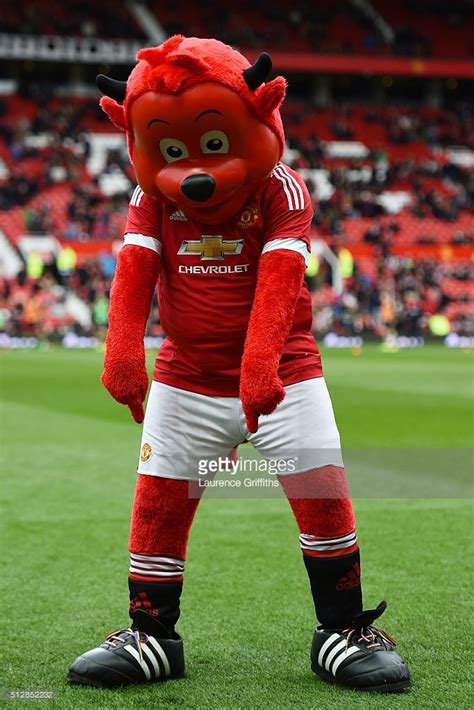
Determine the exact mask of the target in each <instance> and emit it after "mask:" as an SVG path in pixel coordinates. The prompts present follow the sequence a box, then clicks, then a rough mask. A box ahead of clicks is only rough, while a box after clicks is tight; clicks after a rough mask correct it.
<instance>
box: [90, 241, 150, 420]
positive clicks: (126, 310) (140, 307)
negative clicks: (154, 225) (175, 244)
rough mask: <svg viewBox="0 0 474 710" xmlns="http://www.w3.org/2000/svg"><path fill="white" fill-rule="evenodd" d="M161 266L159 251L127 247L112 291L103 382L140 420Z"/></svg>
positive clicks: (123, 251) (146, 386) (118, 266)
mask: <svg viewBox="0 0 474 710" xmlns="http://www.w3.org/2000/svg"><path fill="white" fill-rule="evenodd" d="M160 267H161V260H160V256H159V255H158V254H157V253H156V252H155V251H152V250H151V249H146V248H144V247H139V246H134V245H127V246H124V247H123V248H122V250H121V252H120V254H119V258H118V261H117V269H116V271H115V277H114V281H113V284H112V288H111V291H110V308H109V329H108V332H107V339H106V352H105V361H104V371H103V373H102V384H103V385H104V387H105V388H106V389H107V390H108V391H109V392H110V394H111V395H112V397H113V398H114V399H116V400H117V402H120V404H126V405H127V406H128V407H129V408H130V411H131V413H132V416H133V418H134V419H135V421H136V422H142V421H143V417H144V413H143V401H144V399H145V396H146V393H147V389H148V376H147V373H146V366H145V345H144V342H143V338H144V335H145V328H146V323H147V320H148V315H149V313H150V307H151V302H152V299H153V292H154V290H155V286H156V282H157V280H158V276H159V273H160Z"/></svg>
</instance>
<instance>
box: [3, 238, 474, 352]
mask: <svg viewBox="0 0 474 710" xmlns="http://www.w3.org/2000/svg"><path fill="white" fill-rule="evenodd" d="M65 251H67V248H66V250H65ZM71 251H72V250H71ZM66 257H67V258H66ZM114 267H115V260H114V258H113V257H112V256H111V255H110V254H107V255H105V254H104V255H103V256H101V257H99V258H98V259H94V260H89V261H86V262H84V263H81V264H78V263H77V262H76V259H75V258H74V256H72V258H71V254H67V253H62V254H60V255H58V256H57V257H53V256H51V258H49V259H47V260H46V261H43V262H41V263H38V262H37V261H33V260H32V261H31V262H30V263H27V268H26V271H22V272H21V273H20V274H19V275H18V276H17V277H16V278H14V279H3V280H1V279H0V332H3V333H6V334H7V335H9V336H11V337H17V336H35V337H37V338H38V339H39V340H40V341H41V340H49V341H57V342H60V341H62V339H63V338H64V336H66V335H67V334H68V333H74V334H75V335H78V336H88V337H95V338H97V339H99V340H103V338H104V337H105V331H106V327H107V310H108V305H109V291H110V285H111V282H112V278H113V272H114ZM473 270H474V269H473V267H472V266H467V265H460V266H458V267H449V268H448V267H443V266H441V265H440V264H439V263H437V262H436V261H434V260H433V261H420V262H416V263H415V262H413V261H411V260H409V259H400V258H394V257H391V258H389V259H381V260H380V261H379V263H378V266H377V273H376V274H375V275H374V276H369V275H367V273H364V272H363V271H361V270H360V269H359V268H358V264H357V262H355V263H354V266H353V268H352V270H351V271H352V274H351V276H350V277H347V278H346V279H345V289H344V292H343V294H342V295H340V296H336V295H335V294H334V291H333V289H332V288H331V275H330V272H329V270H328V267H327V265H326V264H325V262H321V264H320V267H319V269H318V271H317V273H316V274H314V275H312V276H309V275H307V277H306V281H307V284H308V286H309V288H310V291H311V295H312V301H313V317H314V318H313V332H314V334H315V336H316V337H322V336H324V335H325V334H327V333H329V332H330V333H335V334H336V335H339V336H348V337H350V336H357V335H361V336H365V337H367V336H369V337H373V336H377V337H380V338H385V337H387V336H390V335H402V336H408V337H420V336H426V335H429V334H430V333H431V332H432V329H431V322H430V319H431V317H432V316H440V315H441V316H443V314H444V313H445V312H446V310H447V309H448V308H449V306H450V304H451V302H452V300H451V298H450V296H449V295H448V293H446V292H445V291H444V289H443V277H444V276H450V277H452V278H455V279H458V280H459V282H464V283H467V281H468V280H469V279H472V278H473V276H474V273H473ZM452 321H453V322H452V328H453V330H454V331H455V332H456V333H458V334H460V335H473V334H474V314H473V313H472V311H471V315H470V316H469V314H468V313H466V312H464V313H459V314H458V315H457V316H456V317H455V318H454V319H452ZM147 332H148V334H149V335H152V336H159V335H162V330H161V327H160V320H159V312H158V307H157V303H156V297H155V302H154V305H153V308H152V312H151V316H150V320H149V325H148V331H147ZM446 333H447V331H446ZM446 333H445V334H446Z"/></svg>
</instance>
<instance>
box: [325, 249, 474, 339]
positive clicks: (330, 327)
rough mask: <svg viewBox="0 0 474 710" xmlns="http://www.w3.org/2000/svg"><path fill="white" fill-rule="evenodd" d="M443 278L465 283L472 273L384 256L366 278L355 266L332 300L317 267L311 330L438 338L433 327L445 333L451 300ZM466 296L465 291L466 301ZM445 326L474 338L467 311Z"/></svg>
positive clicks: (467, 269)
mask: <svg viewBox="0 0 474 710" xmlns="http://www.w3.org/2000/svg"><path fill="white" fill-rule="evenodd" d="M445 277H451V278H453V279H455V280H456V281H457V282H459V283H461V282H463V283H466V284H467V282H468V281H469V279H472V278H473V277H474V268H473V267H472V265H466V264H464V265H459V266H450V267H447V266H442V265H440V264H439V263H438V262H437V261H436V260H423V261H417V262H414V261H413V260H412V259H407V258H400V257H389V258H385V259H380V260H379V262H378V264H377V270H376V273H375V274H373V275H369V274H368V273H367V272H365V271H362V270H361V269H359V267H358V264H357V263H355V264H354V269H353V273H352V275H351V277H350V278H347V279H345V288H344V292H343V293H342V294H341V295H340V296H336V295H335V294H334V291H333V289H332V288H331V285H330V274H329V272H328V268H327V266H325V265H324V264H322V269H321V273H320V274H318V277H317V278H316V279H315V280H314V283H313V284H312V286H313V288H314V291H313V292H312V293H313V299H312V300H313V331H314V333H315V335H316V336H322V335H325V334H326V333H328V332H332V333H335V334H337V335H342V336H357V335H362V336H364V335H367V334H371V335H376V336H379V337H381V338H387V337H388V336H406V337H409V338H419V337H425V336H427V335H440V333H439V332H437V331H436V324H437V323H438V324H439V323H442V328H443V329H445V330H446V332H445V333H444V334H447V332H448V330H449V328H448V326H447V318H446V313H448V312H449V309H450V307H452V305H453V299H452V298H451V296H450V295H449V291H448V290H447V289H445V287H444V283H446V282H445V281H444V279H445ZM468 293H469V288H468V287H466V300H467V298H468V296H467V294H468ZM440 316H441V319H440ZM436 319H437V320H436ZM450 321H451V326H450V328H451V330H453V331H454V332H456V333H458V334H459V335H473V334H474V312H473V311H472V309H471V311H470V312H469V310H468V309H462V308H461V309H459V310H458V311H457V312H455V313H454V314H452V315H451V317H450Z"/></svg>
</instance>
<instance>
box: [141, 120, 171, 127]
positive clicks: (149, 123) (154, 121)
mask: <svg viewBox="0 0 474 710" xmlns="http://www.w3.org/2000/svg"><path fill="white" fill-rule="evenodd" d="M153 123H166V125H167V126H170V125H171V124H170V123H168V121H163V119H162V118H152V119H151V121H148V125H147V128H150V126H151V125H152V124H153Z"/></svg>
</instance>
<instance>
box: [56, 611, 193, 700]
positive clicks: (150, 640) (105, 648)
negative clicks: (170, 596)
mask: <svg viewBox="0 0 474 710" xmlns="http://www.w3.org/2000/svg"><path fill="white" fill-rule="evenodd" d="M183 675H184V649H183V640H182V639H181V637H180V636H178V634H177V633H175V632H170V631H169V630H168V629H167V628H166V627H165V626H164V625H163V624H162V623H161V622H160V621H158V619H154V618H153V617H151V616H150V614H148V613H147V612H146V611H144V610H143V609H137V610H136V611H135V612H134V613H133V615H132V625H131V627H130V628H128V629H120V630H118V631H112V632H111V633H110V634H108V635H107V636H106V638H105V640H104V641H103V642H102V643H101V644H100V646H97V648H93V649H92V650H91V651H87V653H84V654H82V656H79V657H78V658H76V660H75V661H74V663H73V664H72V666H71V667H70V669H69V673H68V680H69V681H71V683H78V684H79V685H92V686H94V687H96V688H116V687H119V686H124V685H134V684H138V683H153V682H155V681H160V680H168V679H169V678H180V677H181V676H183Z"/></svg>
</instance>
